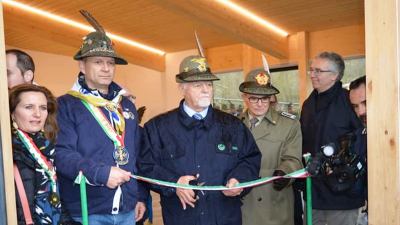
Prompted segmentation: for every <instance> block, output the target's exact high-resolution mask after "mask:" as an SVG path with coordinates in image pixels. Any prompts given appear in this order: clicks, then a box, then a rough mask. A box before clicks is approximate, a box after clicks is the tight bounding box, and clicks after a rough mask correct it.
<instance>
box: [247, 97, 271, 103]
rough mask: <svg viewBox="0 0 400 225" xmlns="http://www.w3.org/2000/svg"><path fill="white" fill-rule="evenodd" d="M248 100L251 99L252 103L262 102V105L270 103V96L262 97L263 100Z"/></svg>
mask: <svg viewBox="0 0 400 225" xmlns="http://www.w3.org/2000/svg"><path fill="white" fill-rule="evenodd" d="M248 99H249V102H250V103H258V101H261V102H262V103H267V102H269V96H265V97H261V98H257V97H253V96H251V97H249V98H248Z"/></svg>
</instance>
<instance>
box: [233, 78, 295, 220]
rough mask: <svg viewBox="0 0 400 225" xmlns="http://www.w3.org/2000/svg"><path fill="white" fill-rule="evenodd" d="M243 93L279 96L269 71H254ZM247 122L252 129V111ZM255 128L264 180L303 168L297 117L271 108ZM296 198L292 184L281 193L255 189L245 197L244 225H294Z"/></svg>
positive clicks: (246, 116)
mask: <svg viewBox="0 0 400 225" xmlns="http://www.w3.org/2000/svg"><path fill="white" fill-rule="evenodd" d="M239 89H240V91H241V92H243V93H247V94H255V95H261V96H270V95H273V94H277V93H279V90H278V89H276V88H275V87H273V86H272V85H271V82H270V76H269V74H268V73H266V71H263V70H255V71H251V72H250V73H249V74H248V75H247V77H246V81H245V82H243V83H242V84H241V85H240V88H239ZM241 117H242V120H243V122H244V123H245V124H246V125H247V126H248V127H250V118H249V112H248V111H247V110H246V111H245V112H244V114H243V116H241ZM258 119H261V120H260V122H259V123H258V124H257V126H256V127H254V128H253V129H252V131H251V132H252V134H253V136H254V139H255V141H256V143H257V145H258V148H259V149H260V151H261V153H262V159H261V169H260V177H270V176H272V175H273V173H274V171H277V170H281V171H283V172H285V173H286V174H288V173H291V172H294V171H296V170H299V169H301V168H302V162H301V152H302V151H301V146H302V135H301V129H300V123H299V121H298V120H297V119H295V118H294V116H293V115H291V114H288V113H279V112H277V111H276V110H275V109H273V108H272V107H269V109H268V111H267V113H266V114H265V116H264V117H262V118H259V117H258ZM293 214H294V197H293V189H292V186H291V183H288V185H287V186H285V187H284V188H283V189H282V190H280V191H277V190H275V189H274V188H273V184H266V185H262V186H258V187H255V188H253V189H252V191H251V192H250V193H249V194H248V195H246V196H245V197H244V198H243V206H242V217H243V225H261V224H262V225H293V224H294V215H293Z"/></svg>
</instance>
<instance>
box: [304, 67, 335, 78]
mask: <svg viewBox="0 0 400 225" xmlns="http://www.w3.org/2000/svg"><path fill="white" fill-rule="evenodd" d="M333 72H334V71H332V70H321V69H320V68H310V70H308V71H307V73H308V75H311V74H315V75H317V76H318V75H320V74H321V73H333Z"/></svg>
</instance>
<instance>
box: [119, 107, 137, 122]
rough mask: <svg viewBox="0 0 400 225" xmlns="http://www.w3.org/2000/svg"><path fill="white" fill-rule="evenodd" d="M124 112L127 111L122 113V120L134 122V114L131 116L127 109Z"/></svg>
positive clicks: (131, 113)
mask: <svg viewBox="0 0 400 225" xmlns="http://www.w3.org/2000/svg"><path fill="white" fill-rule="evenodd" d="M125 110H127V111H123V112H122V115H124V118H125V119H127V120H129V119H132V120H134V119H135V114H133V112H131V111H129V109H127V108H126V109H125Z"/></svg>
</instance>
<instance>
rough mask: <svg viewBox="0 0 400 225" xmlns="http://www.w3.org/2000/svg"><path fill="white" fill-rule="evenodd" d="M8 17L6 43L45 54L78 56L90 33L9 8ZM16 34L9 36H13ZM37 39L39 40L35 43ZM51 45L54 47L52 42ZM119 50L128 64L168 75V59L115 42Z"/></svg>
mask: <svg viewBox="0 0 400 225" xmlns="http://www.w3.org/2000/svg"><path fill="white" fill-rule="evenodd" d="M5 13H7V14H8V16H7V17H6V18H5V21H6V24H8V25H7V26H6V31H8V32H7V33H6V44H7V45H11V46H15V47H18V48H25V49H31V50H37V51H42V52H48V53H54V54H61V55H66V56H71V58H72V56H73V55H75V53H76V52H77V51H78V49H79V47H80V46H81V44H82V38H83V37H84V36H85V35H87V34H88V32H87V31H83V30H80V29H77V28H74V27H70V26H67V25H64V24H60V23H57V22H55V21H52V20H49V19H45V18H44V17H39V16H35V15H34V14H31V13H27V12H25V11H22V10H18V9H15V8H11V7H6V8H5ZM12 34H13V35H14V36H11V37H9V35H12ZM32 40H35V41H32ZM49 42H50V43H51V44H50V43H49ZM115 49H116V51H117V52H118V54H120V55H121V56H123V57H124V58H126V60H128V62H130V63H132V64H136V65H140V66H144V67H147V68H150V69H154V70H157V71H161V72H164V71H165V56H160V55H157V54H153V53H150V52H147V51H144V50H142V49H138V48H135V47H132V46H130V45H127V44H124V43H121V42H118V41H115Z"/></svg>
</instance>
